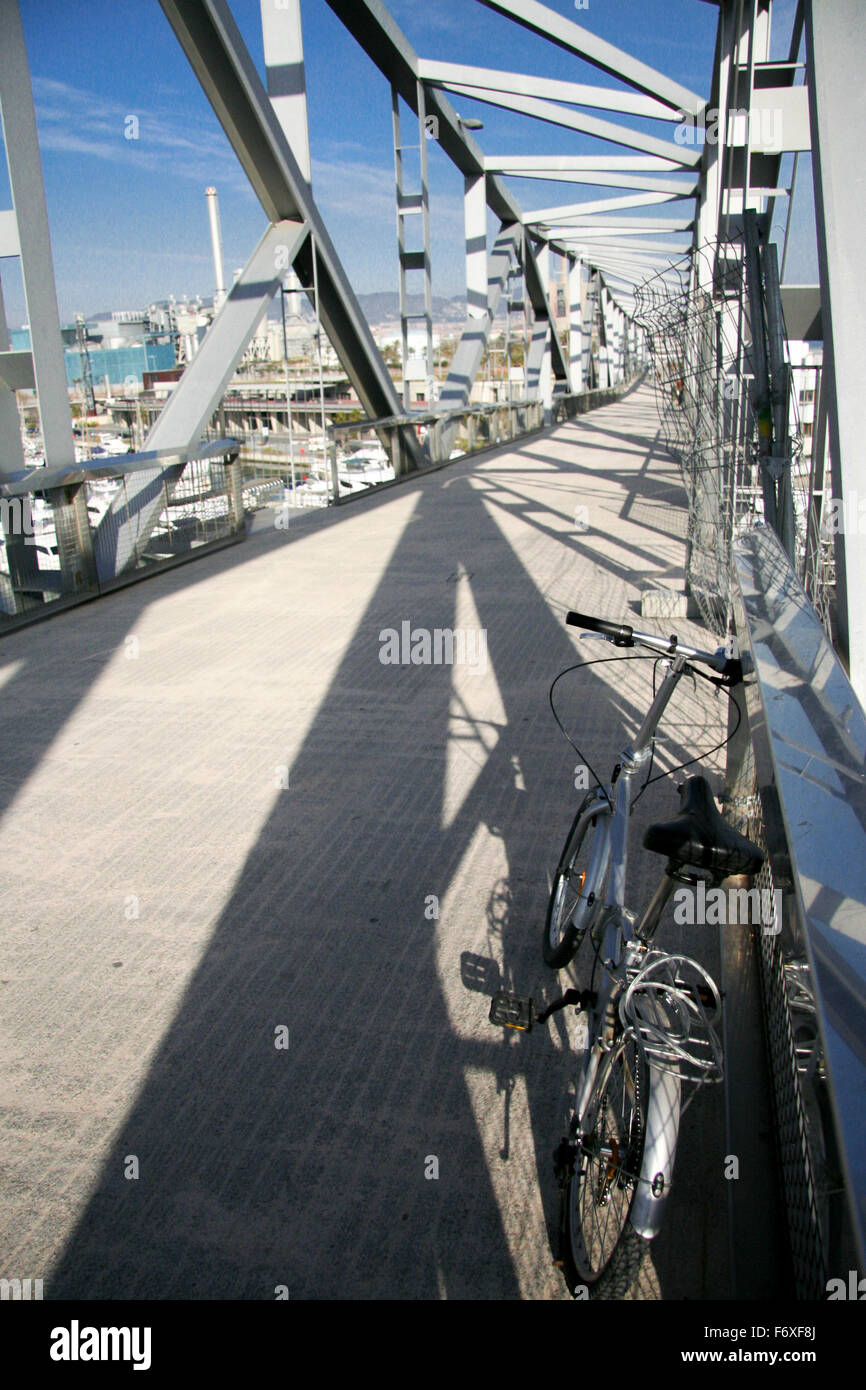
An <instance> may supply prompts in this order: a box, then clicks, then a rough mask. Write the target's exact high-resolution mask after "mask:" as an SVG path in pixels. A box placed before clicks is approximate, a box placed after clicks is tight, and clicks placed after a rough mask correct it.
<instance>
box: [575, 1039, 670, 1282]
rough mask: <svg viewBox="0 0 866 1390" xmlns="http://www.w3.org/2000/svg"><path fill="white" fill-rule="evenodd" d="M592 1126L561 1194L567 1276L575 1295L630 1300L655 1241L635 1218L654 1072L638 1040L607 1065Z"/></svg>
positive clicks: (583, 1129) (581, 1135)
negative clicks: (641, 1230) (583, 1291)
mask: <svg viewBox="0 0 866 1390" xmlns="http://www.w3.org/2000/svg"><path fill="white" fill-rule="evenodd" d="M603 1065H604V1070H603V1071H601V1072H600V1073H599V1080H598V1085H597V1087H596V1091H595V1095H594V1096H593V1098H592V1100H591V1102H590V1104H589V1106H588V1107H587V1123H586V1124H585V1125H582V1126H580V1127H579V1128H577V1125H576V1120H575V1128H576V1132H575V1133H574V1134H573V1135H572V1138H571V1140H570V1141H567V1142H568V1143H569V1149H570V1155H569V1159H568V1162H567V1165H566V1174H565V1183H564V1190H563V1237H564V1239H563V1250H562V1255H563V1270H564V1273H565V1276H566V1281H567V1283H568V1286H569V1289H570V1290H571V1292H572V1293H576V1292H577V1290H578V1289H579V1288H580V1287H581V1286H583V1287H585V1288H586V1290H587V1292H588V1294H589V1297H590V1298H599V1299H601V1298H624V1297H625V1295H626V1294H627V1293H628V1291H629V1289H631V1287H632V1286H633V1284H634V1283H635V1281H636V1279H637V1277H638V1274H639V1272H640V1267H641V1264H642V1262H643V1258H644V1255H645V1253H646V1249H647V1246H648V1245H649V1241H648V1240H646V1239H645V1238H644V1237H643V1236H641V1235H638V1233H637V1231H636V1230H635V1229H634V1227H633V1226H632V1225H630V1223H629V1215H630V1212H631V1208H632V1203H633V1202H634V1198H635V1195H636V1193H637V1189H638V1182H639V1179H640V1170H641V1163H642V1161H643V1151H644V1142H645V1139H646V1112H647V1103H648V1100H649V1071H648V1068H647V1065H646V1062H645V1061H644V1058H643V1055H642V1053H641V1051H640V1049H639V1048H638V1047H637V1045H636V1044H635V1042H634V1039H632V1038H625V1039H623V1040H622V1041H621V1042H620V1043H619V1044H618V1045H617V1046H616V1047H615V1048H614V1050H613V1052H612V1053H611V1054H609V1057H608V1058H607V1059H606V1062H605V1064H603Z"/></svg>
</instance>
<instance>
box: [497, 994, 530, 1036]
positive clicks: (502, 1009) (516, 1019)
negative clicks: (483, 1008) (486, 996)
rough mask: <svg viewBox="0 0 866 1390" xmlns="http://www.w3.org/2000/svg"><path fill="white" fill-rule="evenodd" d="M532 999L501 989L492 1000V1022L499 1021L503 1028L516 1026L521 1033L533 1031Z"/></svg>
mask: <svg viewBox="0 0 866 1390" xmlns="http://www.w3.org/2000/svg"><path fill="white" fill-rule="evenodd" d="M532 1015H533V1008H532V1000H531V999H524V998H522V997H521V996H520V995H519V994H509V992H508V990H505V989H499V990H497V991H496V993H495V994H494V996H493V998H492V1000H491V1001H490V1014H489V1018H490V1022H491V1023H498V1024H499V1026H500V1027H501V1028H516V1029H517V1030H518V1031H519V1032H521V1033H529V1032H531V1031H532Z"/></svg>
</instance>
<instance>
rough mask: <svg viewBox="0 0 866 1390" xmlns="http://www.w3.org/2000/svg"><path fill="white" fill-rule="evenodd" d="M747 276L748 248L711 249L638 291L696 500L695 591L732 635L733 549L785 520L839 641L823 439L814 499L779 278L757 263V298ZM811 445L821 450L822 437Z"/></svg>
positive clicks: (709, 617)
mask: <svg viewBox="0 0 866 1390" xmlns="http://www.w3.org/2000/svg"><path fill="white" fill-rule="evenodd" d="M771 251H772V252H773V256H772V257H771V256H770V255H769V252H771ZM774 254H775V248H774V247H769V248H764V249H763V255H764V256H766V257H767V264H768V267H769V266H772V265H774ZM748 265H749V258H748V255H747V252H746V248H745V246H744V245H743V244H741V243H711V244H708V245H705V246H704V247H702V248H701V249H700V250H693V251H691V252H689V253H688V254H687V255H685V256H683V257H682V258H680V259H679V260H677V261H675V262H672V263H671V265H670V266H669V267H668V268H667V269H666V270H665V271H663V272H660V273H659V274H658V275H656V276H655V277H653V278H651V279H649V280H647V281H646V282H645V284H643V285H642V286H640V287H639V288H638V290H637V303H636V309H635V317H636V319H637V321H638V323H639V324H640V325H641V327H642V328H643V330H644V332H645V334H646V338H647V344H648V349H649V352H650V356H651V359H652V363H653V367H654V370H655V377H656V385H657V403H658V408H659V418H660V425H661V434H662V439H663V441H664V443H665V445H666V447H667V448H668V449H669V450H670V452H671V453H672V454H673V455H674V456H675V457H676V458H677V459H678V460H679V463H680V467H681V469H682V476H683V483H684V486H685V488H686V492H687V496H688V507H689V523H688V560H687V577H688V582H689V586H690V589H691V592H692V594H693V595H694V598H695V600H696V601H697V603H698V606H699V608H700V611H701V614H702V616H703V619H704V621H705V623H706V624H707V626H708V627H709V628H710V629H711V630H712V631H713V632H715V633H716V634H717V635H719V636H724V635H725V634H726V633H727V632H728V630H729V624H730V612H731V592H730V582H731V560H732V548H733V544H734V541H735V540H736V538H737V536H738V535H740V534H741V533H742V532H743V531H744V530H747V529H748V528H749V527H751V526H753V525H755V523H756V522H767V523H768V524H770V525H773V526H774V527H775V528H776V529H779V530H780V532H782V531H783V530H784V525H783V522H784V518H786V517H787V518H789V520H788V522H787V526H788V531H789V535H788V536H787V537H786V540H785V543H786V549H787V550H788V553H789V555H790V558H791V561H792V564H793V566H794V569H795V572H796V573H797V575H798V577H799V578H800V579H801V580H802V581H803V582H804V584H805V586H806V588H807V591H808V592H809V594H810V597H811V598H812V601H813V603H814V604H815V607H816V609H817V610H818V612H819V614H820V615H821V618H822V621H823V622H824V625H825V627H826V628H827V630H828V631H829V630H830V612H831V606H832V603H831V600H832V590H833V585H834V569H833V564H832V537H830V536H829V535H828V533H827V530H826V521H824V523H823V528H822V506H821V504H822V502H823V498H824V496H827V497H829V494H830V488H829V468H828V467H826V468H825V466H824V459H823V440H821V441H820V446H821V450H822V456H821V465H822V467H821V475H820V479H819V484H820V485H819V487H817V488H816V474H815V468H814V461H813V458H812V454H811V452H809V453H804V449H803V442H804V436H803V432H802V428H801V421H800V411H799V403H798V398H797V392H796V391H795V390H793V389H792V386H793V381H794V375H793V369H792V364H791V361H790V359H789V357H788V356H787V355H786V354H785V351H784V321H783V317H782V310H781V297H780V293H779V287H778V282H777V277H774V276H773V275H770V274H769V273H766V274H765V271H764V269H763V268H762V262H761V259H760V258H759V257H756V258H755V261H754V262H753V269H752V272H751V273H752V275H753V279H757V280H759V282H760V284H759V291H760V293H759V294H758V295H757V297H755V295H754V294H751V295H750V287H749V285H748V283H747V267H748ZM756 306H757V307H756ZM759 313H760V316H761V334H760V342H761V344H764V342H765V340H766V341H767V342H769V341H771V339H776V338H778V352H777V354H775V355H774V354H773V353H772V352H771V351H769V350H767V353H766V356H767V357H768V359H770V360H771V361H772V362H773V365H774V370H773V371H772V372H771V371H770V369H769V367H768V366H766V367H765V370H764V372H763V375H762V368H761V363H760V362H759V360H758V359H759V356H760V350H761V348H760V345H759V343H758V342H757V336H758V335H756V334H755V333H753V331H752V327H751V320H752V319H755V321H756V322H757V319H758V314H759ZM774 346H775V343H774ZM810 442H811V443H812V444H814V445H815V447H816V448H817V447H818V444H819V441H818V440H817V438H813V439H812V440H811V441H810ZM824 512H825V513H826V508H824Z"/></svg>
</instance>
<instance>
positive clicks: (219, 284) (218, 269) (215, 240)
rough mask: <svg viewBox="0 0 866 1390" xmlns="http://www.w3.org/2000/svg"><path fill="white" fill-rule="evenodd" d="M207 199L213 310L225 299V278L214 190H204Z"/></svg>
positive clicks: (217, 202) (218, 213)
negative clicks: (213, 281)
mask: <svg viewBox="0 0 866 1390" xmlns="http://www.w3.org/2000/svg"><path fill="white" fill-rule="evenodd" d="M205 195H206V197H207V214H208V218H209V219H210V244H211V250H212V252H213V270H214V278H215V279H216V291H215V293H214V300H213V305H214V310H217V309H219V307H220V305H221V304H222V302H223V300H224V299H225V297H226V276H225V271H224V269H223V242H222V236H221V234H220V209H219V200H218V198H217V191H216V189H215V188H208V189H206V190H205Z"/></svg>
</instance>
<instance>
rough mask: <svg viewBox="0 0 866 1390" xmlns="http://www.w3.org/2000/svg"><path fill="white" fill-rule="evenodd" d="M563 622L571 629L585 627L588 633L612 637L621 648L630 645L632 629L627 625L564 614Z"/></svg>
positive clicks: (587, 616) (603, 619)
mask: <svg viewBox="0 0 866 1390" xmlns="http://www.w3.org/2000/svg"><path fill="white" fill-rule="evenodd" d="M565 621H566V622H567V623H570V624H571V626H572V627H585V628H587V629H588V630H589V631H590V632H601V633H603V634H604V636H605V637H612V638H613V639H614V641H615V642H619V643H622V645H623V646H631V644H632V634H633V631H634V629H633V628H630V627H629V625H628V623H611V622H608V620H607V618H591V617H589V615H588V614H586V613H566V615H565Z"/></svg>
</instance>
